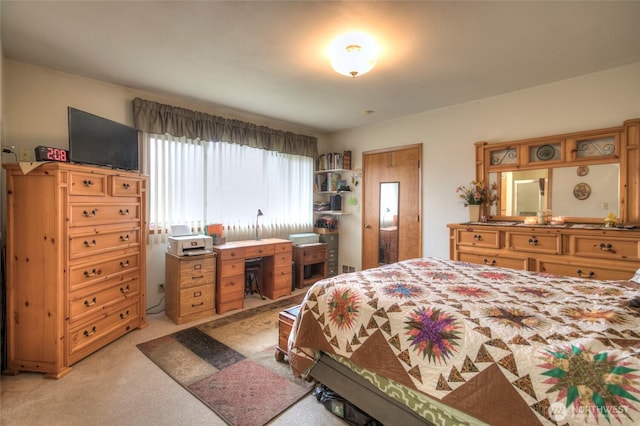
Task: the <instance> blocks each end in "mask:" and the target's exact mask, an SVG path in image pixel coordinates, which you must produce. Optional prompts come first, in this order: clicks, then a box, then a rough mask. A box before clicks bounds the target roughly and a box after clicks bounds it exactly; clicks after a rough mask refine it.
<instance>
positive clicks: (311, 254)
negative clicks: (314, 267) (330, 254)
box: [302, 246, 327, 265]
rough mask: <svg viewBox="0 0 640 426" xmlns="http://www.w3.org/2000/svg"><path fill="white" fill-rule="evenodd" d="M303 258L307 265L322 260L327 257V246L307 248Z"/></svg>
mask: <svg viewBox="0 0 640 426" xmlns="http://www.w3.org/2000/svg"><path fill="white" fill-rule="evenodd" d="M302 259H303V262H304V264H305V265H308V264H311V263H318V262H322V261H324V260H326V259H327V247H326V246H322V247H317V248H313V249H311V248H305V249H304V255H303V257H302Z"/></svg>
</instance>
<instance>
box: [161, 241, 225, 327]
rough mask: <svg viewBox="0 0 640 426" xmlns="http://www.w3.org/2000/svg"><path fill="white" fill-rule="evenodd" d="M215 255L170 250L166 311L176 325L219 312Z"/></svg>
mask: <svg viewBox="0 0 640 426" xmlns="http://www.w3.org/2000/svg"><path fill="white" fill-rule="evenodd" d="M215 258H216V256H215V254H203V255H200V256H182V257H181V256H175V255H173V254H170V253H166V255H165V259H166V266H165V287H166V288H165V291H166V300H165V312H166V314H167V316H168V317H169V318H171V319H172V320H173V321H174V322H175V323H176V324H182V323H184V322H187V321H193V320H196V319H199V318H204V317H207V316H211V315H213V314H215V303H214V300H215V283H216V261H215Z"/></svg>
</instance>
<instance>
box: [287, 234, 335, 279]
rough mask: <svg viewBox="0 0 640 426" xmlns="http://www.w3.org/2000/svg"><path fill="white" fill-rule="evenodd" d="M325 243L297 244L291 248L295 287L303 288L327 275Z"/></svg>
mask: <svg viewBox="0 0 640 426" xmlns="http://www.w3.org/2000/svg"><path fill="white" fill-rule="evenodd" d="M327 257H328V253H327V244H325V243H313V244H298V245H296V246H294V248H293V258H294V262H295V270H296V273H295V275H296V287H297V288H303V287H306V286H309V285H311V284H313V283H315V282H316V281H318V280H321V279H323V278H325V277H326V276H327Z"/></svg>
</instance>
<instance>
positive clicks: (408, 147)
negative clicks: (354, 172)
mask: <svg viewBox="0 0 640 426" xmlns="http://www.w3.org/2000/svg"><path fill="white" fill-rule="evenodd" d="M422 145H423V144H422V143H417V144H411V145H402V146H396V147H390V148H382V149H376V150H371V151H364V152H363V153H362V166H363V173H362V176H363V177H362V206H363V207H362V210H363V214H362V223H361V228H360V230H361V235H362V240H361V250H360V251H361V254H360V261H361V266H362V269H365V264H366V262H365V248H366V247H365V237H366V235H365V234H366V232H367V229H365V227H366V226H367V223H366V221H367V218H368V216H367V195H366V194H367V189H366V188H367V182H366V171H365V170H364V167H365V157H366V156H368V155H377V154H384V153H392V152H398V151H406V150H411V149H416V148H417V149H418V157H419V158H418V159H417V160H418V169H417V173H418V176H417V184H418V185H417V194H416V196H417V203H418V213H417V214H418V218H417V221H418V229H419V232H417V233H416V234H417V235H416V238H417V243H416V244H417V253H416V257H421V256H422V229H423V225H422V218H423V214H422V164H423V161H422V153H423V151H422ZM401 191H402V190H401ZM377 203H378V200H376V205H377ZM377 210H379V208H378V209H377ZM369 219H370V218H369ZM378 220H379V218H378ZM399 238H400V237H399ZM376 239H377V240H379V239H380V235H379V231H378V232H376ZM399 244H402V241H401V240H399ZM398 251H400V250H398ZM398 260H403V259H398ZM367 267H369V266H368V265H367Z"/></svg>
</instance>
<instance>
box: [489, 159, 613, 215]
mask: <svg viewBox="0 0 640 426" xmlns="http://www.w3.org/2000/svg"><path fill="white" fill-rule="evenodd" d="M488 182H489V184H495V186H496V187H497V188H499V200H498V203H497V204H496V205H494V206H491V209H490V215H492V216H500V217H510V216H517V217H520V216H535V215H536V213H537V212H538V211H540V210H551V211H552V213H553V215H554V216H564V217H587V218H598V219H600V218H602V217H604V216H606V215H607V213H609V212H612V213H614V214H615V215H616V216H619V215H620V210H619V207H620V164H617V163H611V164H593V165H590V166H571V167H556V168H545V169H532V170H520V171H504V172H492V173H489V180H488Z"/></svg>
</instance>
